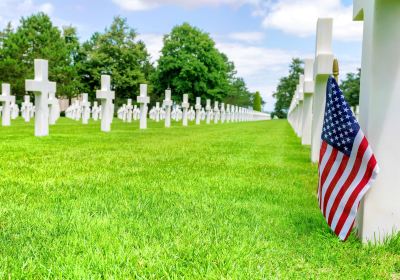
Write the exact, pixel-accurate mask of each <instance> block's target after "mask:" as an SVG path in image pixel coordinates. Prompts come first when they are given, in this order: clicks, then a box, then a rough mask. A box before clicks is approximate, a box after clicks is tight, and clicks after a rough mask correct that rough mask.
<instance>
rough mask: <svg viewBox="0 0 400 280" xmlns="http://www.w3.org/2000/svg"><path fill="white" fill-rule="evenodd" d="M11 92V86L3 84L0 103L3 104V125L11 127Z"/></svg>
mask: <svg viewBox="0 0 400 280" xmlns="http://www.w3.org/2000/svg"><path fill="white" fill-rule="evenodd" d="M11 99H12V97H11V90H10V84H1V95H0V103H2V104H3V110H2V116H1V118H2V125H3V126H10V125H11Z"/></svg>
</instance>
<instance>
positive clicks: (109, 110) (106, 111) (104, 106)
mask: <svg viewBox="0 0 400 280" xmlns="http://www.w3.org/2000/svg"><path fill="white" fill-rule="evenodd" d="M96 98H97V99H100V100H101V131H104V132H109V131H111V122H112V118H113V116H114V105H113V100H114V99H115V92H114V91H112V90H111V77H110V76H109V75H101V89H100V90H97V91H96Z"/></svg>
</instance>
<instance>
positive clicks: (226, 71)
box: [154, 23, 234, 101]
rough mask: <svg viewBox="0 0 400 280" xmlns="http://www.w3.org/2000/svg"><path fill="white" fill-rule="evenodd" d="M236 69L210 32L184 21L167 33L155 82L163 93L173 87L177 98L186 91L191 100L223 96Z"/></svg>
mask: <svg viewBox="0 0 400 280" xmlns="http://www.w3.org/2000/svg"><path fill="white" fill-rule="evenodd" d="M233 69H234V66H233V64H231V63H229V62H228V59H227V57H226V56H225V55H224V54H222V53H220V52H219V51H218V50H217V48H216V47H215V43H214V41H213V40H212V39H211V38H210V36H209V35H208V34H207V33H204V32H202V31H201V30H199V29H198V28H195V27H192V26H191V25H189V24H188V23H184V24H182V25H180V26H176V27H174V28H173V29H172V31H171V33H170V34H168V35H166V36H165V37H164V47H163V48H162V50H161V57H160V59H159V61H158V69H157V72H156V75H155V79H154V83H155V85H156V88H157V90H158V91H159V93H160V94H162V91H163V90H164V89H166V88H167V87H171V88H172V90H173V93H174V95H175V96H177V98H176V99H177V100H180V98H181V96H182V94H184V93H189V94H190V99H191V100H192V101H193V100H194V98H195V97H196V96H202V97H204V99H205V98H211V99H214V100H223V99H224V98H225V97H226V96H227V92H228V90H229V89H230V83H229V78H230V74H231V72H232V71H233Z"/></svg>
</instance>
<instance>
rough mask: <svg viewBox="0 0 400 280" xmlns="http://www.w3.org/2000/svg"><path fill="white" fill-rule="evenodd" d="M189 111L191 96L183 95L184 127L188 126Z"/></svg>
mask: <svg viewBox="0 0 400 280" xmlns="http://www.w3.org/2000/svg"><path fill="white" fill-rule="evenodd" d="M188 109H189V95H188V94H184V95H183V102H182V110H183V112H182V125H183V126H187V125H188Z"/></svg>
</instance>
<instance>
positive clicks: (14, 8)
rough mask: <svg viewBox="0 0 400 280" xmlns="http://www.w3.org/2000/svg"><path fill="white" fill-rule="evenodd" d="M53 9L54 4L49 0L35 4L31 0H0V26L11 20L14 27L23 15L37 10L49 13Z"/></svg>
mask: <svg viewBox="0 0 400 280" xmlns="http://www.w3.org/2000/svg"><path fill="white" fill-rule="evenodd" d="M53 10H54V6H53V4H51V3H50V2H46V3H42V4H37V3H35V2H34V1H33V0H23V1H20V0H1V1H0V27H4V26H5V25H6V24H7V23H8V22H11V23H12V25H13V26H14V27H15V26H17V25H18V22H19V19H20V18H21V17H23V16H29V15H31V14H32V13H37V12H44V13H46V14H51V13H52V12H53Z"/></svg>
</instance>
